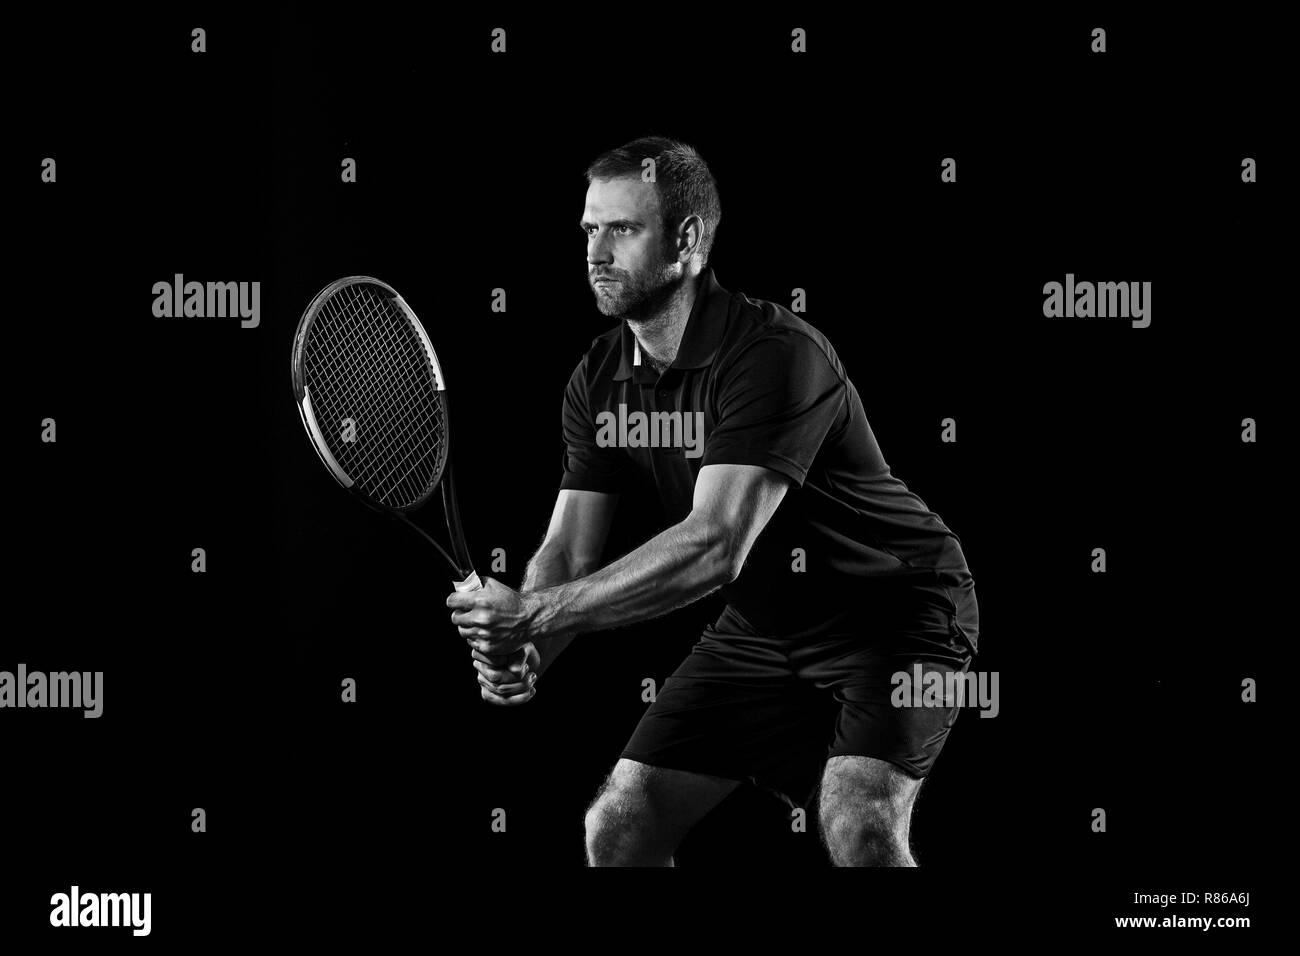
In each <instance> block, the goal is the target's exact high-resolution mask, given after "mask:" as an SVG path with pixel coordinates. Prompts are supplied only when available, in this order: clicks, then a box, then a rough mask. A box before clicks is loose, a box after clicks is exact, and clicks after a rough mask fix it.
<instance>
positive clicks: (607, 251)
mask: <svg viewBox="0 0 1300 956" xmlns="http://www.w3.org/2000/svg"><path fill="white" fill-rule="evenodd" d="M612 249H613V244H612V243H611V242H610V239H609V236H600V235H598V236H596V237H594V238H593V239H591V241H589V242H588V243H587V264H588V265H592V266H596V265H601V264H608V263H611V262H613V261H614V253H613V251H612Z"/></svg>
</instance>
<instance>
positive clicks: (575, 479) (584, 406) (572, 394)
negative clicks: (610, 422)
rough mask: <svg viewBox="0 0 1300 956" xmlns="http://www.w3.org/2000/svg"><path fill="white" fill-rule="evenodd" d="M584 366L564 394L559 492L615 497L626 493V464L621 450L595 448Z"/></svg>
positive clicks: (584, 362) (576, 371) (581, 363)
mask: <svg viewBox="0 0 1300 956" xmlns="http://www.w3.org/2000/svg"><path fill="white" fill-rule="evenodd" d="M586 365H587V360H586V359H585V358H584V359H583V360H582V362H580V363H578V367H577V368H576V369H574V370H573V375H572V376H570V378H569V384H568V386H567V387H566V388H565V390H564V413H563V422H564V475H563V477H562V478H561V479H560V488H561V489H565V488H571V489H575V490H578V491H602V492H606V493H611V494H612V493H618V492H621V491H624V490H626V486H627V469H628V464H629V463H628V461H627V457H626V455H625V453H624V452H623V451H622V450H621V449H619V448H614V447H610V448H602V447H600V446H599V445H597V444H596V424H595V416H594V415H593V414H592V412H591V408H590V402H589V399H588V396H587V375H586Z"/></svg>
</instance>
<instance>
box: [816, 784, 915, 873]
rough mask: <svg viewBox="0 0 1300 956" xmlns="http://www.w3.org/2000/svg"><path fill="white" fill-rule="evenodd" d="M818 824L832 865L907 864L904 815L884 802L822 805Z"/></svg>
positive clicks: (870, 800)
mask: <svg viewBox="0 0 1300 956" xmlns="http://www.w3.org/2000/svg"><path fill="white" fill-rule="evenodd" d="M821 824H822V834H823V836H824V838H825V840H826V846H827V849H828V850H829V851H830V853H831V858H832V860H833V861H834V862H836V863H852V864H853V865H857V866H900V865H907V863H906V862H905V861H907V860H910V857H911V853H910V850H909V849H908V825H907V824H908V821H907V815H906V813H905V812H900V809H899V808H898V807H897V806H896V805H895V804H894V803H893V802H892V801H890V800H888V799H886V798H867V799H863V800H860V801H854V802H839V801H830V802H827V803H824V804H823V806H822V808H821Z"/></svg>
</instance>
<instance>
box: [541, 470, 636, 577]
mask: <svg viewBox="0 0 1300 956" xmlns="http://www.w3.org/2000/svg"><path fill="white" fill-rule="evenodd" d="M618 499H619V496H618V495H617V494H612V493H607V492H600V491H582V490H578V489H574V488H562V489H560V493H559V495H558V496H557V497H556V499H555V509H554V510H553V511H552V512H551V523H550V526H549V527H548V528H547V529H546V544H547V545H548V546H552V547H558V548H560V549H561V551H562V552H563V553H564V554H565V556H566V557H567V558H568V560H569V562H570V564H571V565H572V566H574V567H575V568H590V567H594V566H597V565H599V563H600V559H601V556H602V555H603V554H604V551H605V542H606V540H608V538H609V529H610V527H611V525H612V524H613V522H614V513H615V511H616V510H617V509H618Z"/></svg>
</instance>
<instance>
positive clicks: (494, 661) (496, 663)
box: [469, 647, 528, 669]
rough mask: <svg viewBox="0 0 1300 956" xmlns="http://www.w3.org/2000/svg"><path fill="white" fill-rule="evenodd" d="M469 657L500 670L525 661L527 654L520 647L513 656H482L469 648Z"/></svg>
mask: <svg viewBox="0 0 1300 956" xmlns="http://www.w3.org/2000/svg"><path fill="white" fill-rule="evenodd" d="M469 656H470V657H472V658H474V660H476V661H482V662H483V663H484V664H487V665H489V666H491V667H496V668H498V669H502V668H506V667H509V666H510V665H511V664H517V663H519V662H520V661H523V660H526V659H527V657H528V652H527V649H526V648H523V647H521V648H519V650H517V651H515V652H514V653H513V654H484V653H483V652H482V651H476V650H474V649H473V648H471V649H470V652H469Z"/></svg>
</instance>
